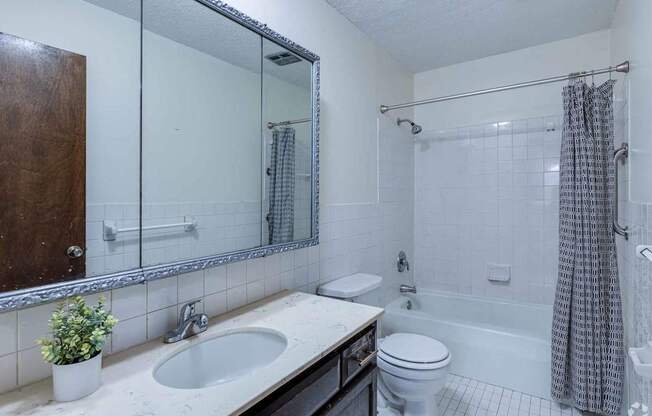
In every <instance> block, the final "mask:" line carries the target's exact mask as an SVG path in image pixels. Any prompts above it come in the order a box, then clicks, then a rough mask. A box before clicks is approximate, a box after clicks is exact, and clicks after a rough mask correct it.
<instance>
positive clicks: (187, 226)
mask: <svg viewBox="0 0 652 416" xmlns="http://www.w3.org/2000/svg"><path fill="white" fill-rule="evenodd" d="M183 221H184V222H177V223H173V224H160V225H149V226H147V227H142V228H141V227H128V228H118V225H117V224H116V222H115V221H104V222H103V228H104V241H113V240H115V238H116V237H117V236H118V234H121V233H129V232H134V231H140V230H143V231H151V230H164V229H166V228H175V227H184V230H185V231H186V232H189V231H193V230H195V229H196V228H197V220H196V219H195V217H183Z"/></svg>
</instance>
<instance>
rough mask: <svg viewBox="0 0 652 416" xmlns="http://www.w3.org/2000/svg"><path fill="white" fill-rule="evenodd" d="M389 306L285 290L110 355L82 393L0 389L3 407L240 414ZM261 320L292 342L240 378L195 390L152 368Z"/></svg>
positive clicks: (123, 415) (114, 415)
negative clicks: (69, 397)
mask: <svg viewBox="0 0 652 416" xmlns="http://www.w3.org/2000/svg"><path fill="white" fill-rule="evenodd" d="M382 313H383V310H382V309H380V308H375V307H371V306H366V305H361V304H356V303H351V302H343V301H339V300H335V299H330V298H325V297H320V296H315V295H310V294H306V293H298V292H282V293H280V294H278V295H275V296H273V297H270V298H267V299H263V300H262V301H259V302H257V303H255V304H253V305H249V306H246V307H244V308H241V309H239V310H236V311H233V312H230V313H228V314H225V315H221V316H218V317H216V318H215V319H213V320H211V322H210V325H209V328H208V330H207V331H206V332H204V333H203V334H200V335H199V336H195V337H191V338H189V339H186V340H183V341H180V342H177V343H175V344H163V343H162V342H161V341H160V340H156V341H152V342H149V343H147V344H143V345H139V346H137V347H134V348H131V349H129V350H126V351H122V352H120V353H117V354H115V355H111V356H109V357H105V358H104V365H103V370H102V379H103V385H102V386H101V387H100V389H99V390H98V391H96V392H95V393H93V394H91V395H90V396H87V397H85V398H83V399H81V400H78V401H75V402H69V403H58V402H55V401H53V400H52V381H51V379H47V380H43V381H40V382H37V383H35V384H31V385H29V386H25V387H23V388H20V389H18V390H15V391H12V392H9V393H6V394H3V395H0V414H1V415H4V416H9V415H21V416H23V415H38V416H42V415H66V416H96V415H107V416H108V415H110V416H149V415H156V416H164V415H170V416H181V415H206V416H208V415H212V416H218V415H231V414H234V415H237V414H240V413H242V412H244V411H245V410H247V409H248V408H249V407H251V406H253V405H254V404H255V403H257V402H258V401H259V400H260V399H262V398H264V397H265V396H266V395H268V394H269V393H271V392H272V391H274V390H275V389H276V388H277V387H279V386H281V385H283V384H284V383H285V382H286V381H288V380H290V379H291V378H292V377H294V376H296V375H297V374H299V373H300V372H301V371H302V370H304V369H306V368H307V367H309V366H310V365H312V364H314V363H315V362H317V361H318V360H319V359H320V358H321V357H323V356H325V355H327V354H328V353H329V352H331V351H333V350H334V349H335V348H337V347H338V346H340V345H341V344H342V343H344V342H345V341H346V340H347V339H349V338H350V337H351V336H353V335H354V334H355V333H356V332H358V331H359V330H361V329H362V328H364V327H365V326H367V325H368V324H370V323H372V322H373V321H375V320H376V319H378V317H379V316H380V315H381V314H382ZM247 327H256V328H268V329H272V330H276V331H279V332H281V333H283V335H285V336H286V337H287V343H288V344H287V349H286V350H285V351H284V352H283V353H282V354H281V355H280V356H279V357H278V358H277V359H276V360H275V361H274V362H272V363H271V364H269V365H267V366H266V367H263V368H260V369H257V370H256V371H255V372H254V373H252V374H250V375H247V376H243V377H241V378H239V379H236V380H234V381H231V382H228V383H224V384H218V385H215V386H211V387H206V388H203V389H196V390H183V389H173V388H170V387H165V386H163V385H161V384H158V383H157V382H156V381H155V380H154V378H153V377H152V371H153V369H154V367H155V366H156V365H157V364H158V363H160V362H161V361H162V360H163V359H164V358H166V357H168V356H170V355H171V354H172V353H174V352H175V351H177V350H179V349H182V348H184V347H187V346H189V345H190V344H193V343H196V342H200V341H202V340H203V339H206V337H207V336H212V335H217V334H221V333H228V332H230V331H233V330H235V329H240V328H247Z"/></svg>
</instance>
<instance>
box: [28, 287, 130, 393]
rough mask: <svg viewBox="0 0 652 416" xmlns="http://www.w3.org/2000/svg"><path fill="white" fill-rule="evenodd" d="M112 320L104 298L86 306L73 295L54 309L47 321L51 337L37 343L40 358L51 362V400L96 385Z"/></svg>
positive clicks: (113, 320)
mask: <svg viewBox="0 0 652 416" xmlns="http://www.w3.org/2000/svg"><path fill="white" fill-rule="evenodd" d="M116 323H118V320H117V319H115V318H114V317H113V316H111V315H110V314H109V313H108V312H107V311H106V310H104V298H100V300H99V302H98V304H97V305H96V306H94V307H90V306H88V305H86V302H85V301H84V298H82V297H81V296H75V297H73V298H72V299H71V301H70V302H69V303H67V304H66V303H61V304H60V305H59V307H58V308H57V309H56V310H55V311H54V313H53V314H52V317H51V318H50V321H49V327H50V330H51V331H52V334H51V335H52V337H51V338H42V339H39V340H38V343H39V344H40V345H41V354H42V355H43V359H44V360H45V361H46V362H49V363H51V364H52V379H53V387H54V399H55V400H57V401H60V402H68V401H72V400H77V399H81V398H82V397H84V396H88V395H89V394H91V393H93V392H94V391H95V390H97V389H98V388H99V387H100V384H101V383H102V379H101V370H102V348H104V343H105V341H106V337H107V335H109V334H110V333H111V330H112V329H113V327H114V326H115V324H116Z"/></svg>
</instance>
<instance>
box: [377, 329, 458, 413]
mask: <svg viewBox="0 0 652 416" xmlns="http://www.w3.org/2000/svg"><path fill="white" fill-rule="evenodd" d="M450 362H451V355H450V353H449V352H448V348H446V346H445V345H444V344H442V343H441V342H439V341H437V340H434V339H432V338H430V337H426V336H423V335H417V334H406V333H395V334H392V335H390V336H388V337H386V338H384V339H382V340H380V342H379V347H378V368H380V376H381V378H382V382H383V383H384V385H385V387H386V388H387V389H388V390H389V392H390V393H392V394H394V395H396V396H397V397H399V398H400V399H403V400H404V401H405V404H404V406H403V415H404V416H437V415H439V410H438V409H437V402H436V400H435V395H436V394H437V393H438V392H439V391H441V389H442V388H443V387H444V385H445V383H446V376H447V375H448V368H449V365H450ZM381 392H382V389H381ZM390 401H391V399H390Z"/></svg>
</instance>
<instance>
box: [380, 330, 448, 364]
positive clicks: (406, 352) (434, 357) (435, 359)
mask: <svg viewBox="0 0 652 416" xmlns="http://www.w3.org/2000/svg"><path fill="white" fill-rule="evenodd" d="M378 358H379V359H381V360H382V361H384V362H385V363H386V364H389V366H391V367H394V368H401V369H404V370H412V371H417V372H418V371H428V370H437V369H439V368H442V367H445V366H447V365H448V364H449V363H450V353H449V352H448V348H446V346H445V345H444V344H442V343H441V342H439V341H437V340H435V339H432V338H430V337H426V336H423V335H418V334H406V333H396V334H392V335H390V336H388V337H386V338H385V339H383V340H382V342H381V343H380V345H379V352H378ZM389 366H388V368H389ZM402 373H404V372H402Z"/></svg>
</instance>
